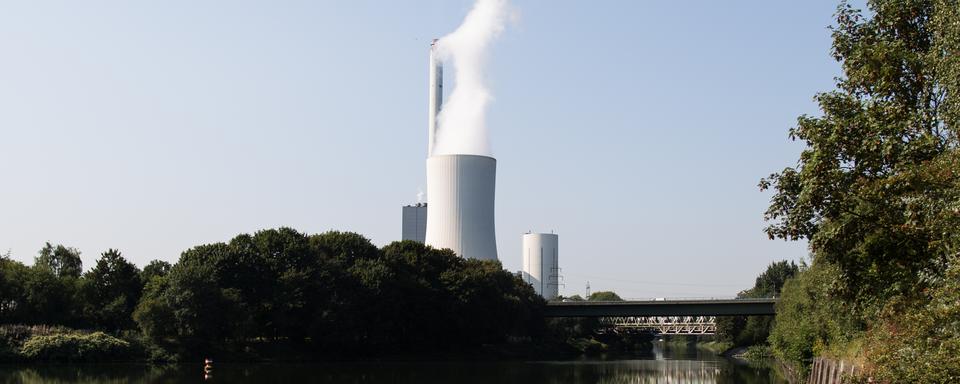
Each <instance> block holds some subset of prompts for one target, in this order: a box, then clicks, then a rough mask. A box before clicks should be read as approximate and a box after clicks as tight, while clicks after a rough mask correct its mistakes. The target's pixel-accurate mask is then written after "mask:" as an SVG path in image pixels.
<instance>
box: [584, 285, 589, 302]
mask: <svg viewBox="0 0 960 384" xmlns="http://www.w3.org/2000/svg"><path fill="white" fill-rule="evenodd" d="M583 299H584V300H589V299H590V282H589V281H587V296H585V297H584V298H583Z"/></svg>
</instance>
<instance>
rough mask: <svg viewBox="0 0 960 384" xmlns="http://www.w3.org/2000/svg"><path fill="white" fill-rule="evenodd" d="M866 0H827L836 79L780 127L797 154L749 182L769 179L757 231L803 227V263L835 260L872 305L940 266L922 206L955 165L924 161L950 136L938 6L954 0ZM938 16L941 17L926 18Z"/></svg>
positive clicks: (953, 137)
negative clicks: (859, 2)
mask: <svg viewBox="0 0 960 384" xmlns="http://www.w3.org/2000/svg"><path fill="white" fill-rule="evenodd" d="M868 5H869V6H870V8H871V9H872V11H873V13H874V15H873V17H872V18H870V19H867V18H865V17H864V16H863V14H862V13H861V12H860V11H859V10H855V9H853V8H852V7H851V6H850V5H849V4H847V3H843V4H842V5H841V6H840V8H839V9H838V11H837V25H836V26H835V27H834V28H833V54H834V57H835V58H836V59H837V60H838V61H840V63H841V64H842V67H843V76H842V77H840V78H839V79H838V83H837V90H834V91H830V92H824V93H820V94H818V95H817V97H816V100H817V101H818V103H819V105H820V109H821V111H822V112H823V115H822V116H820V117H812V116H801V117H800V118H799V119H798V122H797V126H796V127H795V128H793V129H791V130H790V137H791V138H792V139H798V140H802V141H804V142H805V143H806V148H805V149H804V150H803V152H802V153H801V154H800V159H799V162H798V166H797V167H788V168H785V169H783V170H782V171H780V172H778V173H774V174H772V175H771V176H770V177H769V178H766V179H764V180H761V182H760V187H761V189H767V188H772V189H773V190H774V196H773V198H772V200H771V204H770V207H769V209H768V210H767V212H766V219H767V220H770V221H771V222H772V223H771V225H770V226H769V227H767V230H766V231H767V234H768V235H769V236H770V237H771V238H783V239H800V238H806V239H809V240H810V248H811V250H812V251H813V256H814V263H816V262H818V261H820V260H824V261H827V262H830V263H834V264H835V265H836V266H837V267H839V268H840V272H841V274H840V277H841V278H840V279H839V280H838V281H837V287H838V288H839V289H840V290H841V291H842V293H843V294H844V297H845V298H847V299H848V300H853V301H856V302H857V304H858V308H861V309H867V310H871V311H876V310H877V309H878V308H879V306H880V304H881V303H883V302H885V300H886V299H888V298H890V297H893V296H897V295H912V296H916V295H918V294H920V293H922V292H923V290H924V289H926V288H927V287H928V285H927V282H928V281H927V280H926V279H924V278H923V276H930V275H938V274H940V273H942V271H943V270H944V269H945V262H946V257H945V256H946V254H947V253H946V252H944V251H945V250H944V249H943V248H942V247H940V246H939V245H940V244H943V241H944V231H942V230H941V228H939V227H937V226H936V225H935V221H931V218H933V217H937V216H939V215H940V213H938V212H936V211H934V210H931V208H934V209H935V207H937V206H944V205H943V204H942V203H943V201H942V200H941V199H940V197H939V196H941V195H943V193H944V192H945V191H946V190H948V189H949V188H950V186H951V185H952V184H953V183H954V180H956V179H957V178H958V177H960V176H958V173H957V172H956V170H951V171H945V172H936V171H934V170H935V169H940V168H942V164H940V163H941V162H942V161H945V160H944V159H943V155H944V154H945V153H947V152H949V151H954V150H956V148H957V146H958V142H957V129H958V125H957V120H956V110H957V107H956V105H957V102H958V100H957V95H956V90H957V87H958V85H957V74H956V63H957V59H956V57H955V56H956V54H955V52H956V37H955V31H954V32H950V33H953V34H952V35H950V34H949V33H948V31H947V30H946V29H949V28H953V29H956V26H955V24H956V20H955V19H951V18H950V16H944V14H945V13H949V12H954V13H955V9H956V5H957V1H955V0H947V1H928V0H927V1H925V0H911V1H897V0H873V1H870V2H869V3H868ZM938 18H946V19H947V20H952V21H948V22H944V23H942V24H938V23H934V22H931V21H932V20H937V19H938ZM950 36H952V37H950ZM944 44H954V45H953V46H951V47H947V46H945V45H944ZM951 92H952V93H951ZM926 199H932V200H933V201H927V202H925V201H924V200H926ZM930 203H933V204H930Z"/></svg>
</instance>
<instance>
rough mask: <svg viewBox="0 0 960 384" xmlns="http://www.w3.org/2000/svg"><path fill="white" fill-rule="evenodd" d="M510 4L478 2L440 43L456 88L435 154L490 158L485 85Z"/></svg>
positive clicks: (440, 121) (440, 122)
mask: <svg viewBox="0 0 960 384" xmlns="http://www.w3.org/2000/svg"><path fill="white" fill-rule="evenodd" d="M506 20H507V0H477V1H476V3H474V4H473V8H472V9H471V10H470V12H469V13H468V14H467V16H466V17H465V18H464V19H463V23H462V24H460V26H459V27H458V28H457V29H456V30H455V31H453V32H452V33H450V34H449V35H446V36H444V37H442V38H441V39H440V41H439V42H438V49H439V54H440V56H441V58H443V59H448V60H451V61H453V66H454V72H455V75H454V88H453V92H451V93H450V97H449V98H448V99H447V101H446V102H445V103H444V104H443V108H442V109H441V111H440V115H439V116H438V127H437V131H436V133H435V135H436V138H435V140H436V144H435V146H434V149H433V154H435V155H444V154H470V155H484V156H489V155H490V154H491V152H490V140H489V138H488V137H487V127H486V121H485V120H486V110H487V105H488V104H489V103H490V100H491V99H492V98H491V96H490V91H489V90H488V89H487V86H486V84H485V81H484V70H485V66H486V61H487V56H488V50H489V48H490V43H491V42H492V41H493V40H494V38H496V37H497V36H498V35H499V34H500V33H501V32H502V31H503V29H504V25H505V24H506Z"/></svg>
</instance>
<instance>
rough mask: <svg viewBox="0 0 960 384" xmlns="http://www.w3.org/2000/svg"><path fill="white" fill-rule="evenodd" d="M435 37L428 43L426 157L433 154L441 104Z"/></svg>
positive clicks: (441, 76)
mask: <svg viewBox="0 0 960 384" xmlns="http://www.w3.org/2000/svg"><path fill="white" fill-rule="evenodd" d="M438 55H439V54H438V53H437V39H433V42H432V43H430V102H429V105H428V107H429V114H428V115H427V157H429V156H432V155H433V145H434V134H435V133H436V132H437V115H438V114H439V113H440V105H441V104H443V63H442V62H441V61H440V58H439V57H437V56H438Z"/></svg>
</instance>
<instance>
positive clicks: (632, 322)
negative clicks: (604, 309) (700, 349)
mask: <svg viewBox="0 0 960 384" xmlns="http://www.w3.org/2000/svg"><path fill="white" fill-rule="evenodd" d="M600 327H601V328H600V332H603V333H606V332H613V333H633V332H638V333H652V334H662V335H713V334H716V333H717V318H716V316H651V317H646V316H639V317H634V316H628V317H623V316H618V317H601V318H600Z"/></svg>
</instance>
